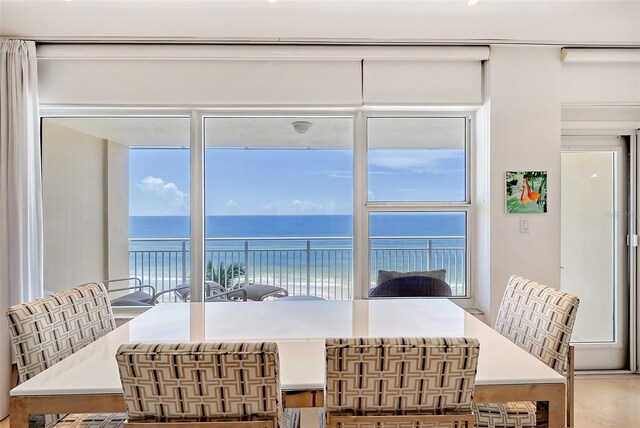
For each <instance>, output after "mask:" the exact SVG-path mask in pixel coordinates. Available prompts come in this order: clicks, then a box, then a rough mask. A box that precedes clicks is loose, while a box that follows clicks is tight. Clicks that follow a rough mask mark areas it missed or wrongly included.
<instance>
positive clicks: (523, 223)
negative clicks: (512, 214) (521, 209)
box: [520, 217, 529, 233]
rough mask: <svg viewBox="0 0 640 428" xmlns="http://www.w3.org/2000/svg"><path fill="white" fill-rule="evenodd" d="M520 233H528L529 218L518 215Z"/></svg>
mask: <svg viewBox="0 0 640 428" xmlns="http://www.w3.org/2000/svg"><path fill="white" fill-rule="evenodd" d="M520 233H529V219H528V218H526V217H520Z"/></svg>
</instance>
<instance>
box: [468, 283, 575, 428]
mask: <svg viewBox="0 0 640 428" xmlns="http://www.w3.org/2000/svg"><path fill="white" fill-rule="evenodd" d="M579 303H580V300H579V299H578V298H577V297H576V296H573V295H571V294H568V293H565V292H563V291H560V290H557V289H555V288H552V287H548V286H546V285H542V284H538V283H537V282H534V281H531V280H528V279H525V278H522V277H520V276H516V275H513V276H511V278H510V279H509V282H508V284H507V288H506V290H505V293H504V296H503V298H502V303H501V305H500V310H499V312H498V318H497V320H496V324H495V327H494V328H495V330H497V331H498V332H499V333H500V334H502V335H503V336H505V337H507V338H508V339H509V340H511V341H512V342H513V343H515V344H516V345H518V346H520V347H521V348H522V349H524V350H525V351H527V352H529V353H530V354H531V355H533V356H535V357H536V358H538V359H539V360H540V361H542V362H544V363H545V364H546V365H548V366H549V367H551V368H552V369H554V370H555V371H557V372H558V373H560V374H562V375H566V376H567V391H568V397H567V403H568V405H567V408H568V412H567V413H568V415H567V420H568V426H569V427H571V426H572V424H573V395H572V394H573V363H572V361H571V359H570V358H569V356H570V355H572V354H573V353H572V352H570V345H569V342H570V340H571V333H572V331H573V325H574V323H575V318H576V312H577V310H578V305H579ZM474 412H475V413H476V426H477V427H483V428H522V427H535V426H545V425H546V422H547V421H546V418H547V414H548V410H547V406H546V403H543V402H540V403H535V402H529V401H524V402H510V403H475V404H474Z"/></svg>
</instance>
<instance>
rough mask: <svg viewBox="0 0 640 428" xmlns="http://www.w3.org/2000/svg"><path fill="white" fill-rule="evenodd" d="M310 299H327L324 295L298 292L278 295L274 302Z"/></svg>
mask: <svg viewBox="0 0 640 428" xmlns="http://www.w3.org/2000/svg"><path fill="white" fill-rule="evenodd" d="M291 300H294V301H310V300H316V301H317V300H327V299H325V298H324V297H320V296H312V295H310V294H298V295H295V296H284V297H280V298H279V299H276V300H275V301H276V302H280V301H283V302H286V301H291Z"/></svg>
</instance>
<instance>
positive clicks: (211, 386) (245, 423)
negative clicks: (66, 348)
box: [56, 342, 299, 428]
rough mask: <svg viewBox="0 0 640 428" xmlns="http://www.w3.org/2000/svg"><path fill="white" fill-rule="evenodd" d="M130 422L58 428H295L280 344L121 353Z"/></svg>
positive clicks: (83, 418) (91, 420)
mask: <svg viewBox="0 0 640 428" xmlns="http://www.w3.org/2000/svg"><path fill="white" fill-rule="evenodd" d="M115 358H116V361H117V363H118V370H119V372H120V380H121V382H122V389H123V393H124V401H125V405H126V408H127V414H124V415H122V414H120V415H118V417H120V419H124V418H126V421H124V423H123V421H122V420H118V419H117V418H115V417H112V419H111V420H110V421H107V422H104V420H105V419H104V418H102V419H100V418H101V416H103V415H79V416H80V417H78V418H76V419H75V420H71V418H66V419H65V420H64V421H63V422H61V423H59V424H58V425H56V428H119V427H125V428H126V427H128V428H167V427H175V426H182V427H184V426H188V425H191V424H193V425H197V426H201V427H203V428H205V427H209V428H296V427H297V426H298V425H299V409H287V411H285V412H283V409H282V393H281V390H280V378H279V357H278V348H277V345H276V344H275V343H269V342H263V343H183V344H180V343H174V344H168V343H145V344H125V345H121V346H120V348H119V349H118V352H117V353H116V356H115Z"/></svg>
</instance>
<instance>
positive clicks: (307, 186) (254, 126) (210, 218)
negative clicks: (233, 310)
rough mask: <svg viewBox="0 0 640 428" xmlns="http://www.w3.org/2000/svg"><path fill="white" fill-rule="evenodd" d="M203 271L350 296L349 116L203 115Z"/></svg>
mask: <svg viewBox="0 0 640 428" xmlns="http://www.w3.org/2000/svg"><path fill="white" fill-rule="evenodd" d="M205 141H206V153H205V211H206V222H205V233H206V250H205V251H206V254H205V265H206V272H205V277H206V278H207V279H209V280H215V281H216V282H218V283H223V285H224V286H226V287H238V286H241V285H244V284H250V283H254V284H267V285H277V286H279V287H282V288H285V289H286V290H287V291H288V293H289V295H313V296H319V297H323V298H326V299H331V300H334V299H339V300H341V299H350V298H352V297H353V279H352V276H353V275H352V270H353V261H352V260H353V250H352V237H353V216H352V212H353V202H352V201H353V193H352V188H353V149H352V147H353V119H352V118H351V117H311V116H308V117H307V116H285V117H278V116H273V117H210V118H207V119H205Z"/></svg>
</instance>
